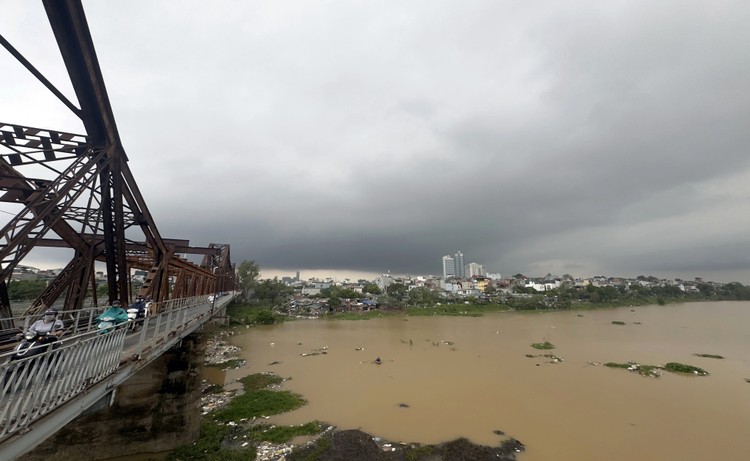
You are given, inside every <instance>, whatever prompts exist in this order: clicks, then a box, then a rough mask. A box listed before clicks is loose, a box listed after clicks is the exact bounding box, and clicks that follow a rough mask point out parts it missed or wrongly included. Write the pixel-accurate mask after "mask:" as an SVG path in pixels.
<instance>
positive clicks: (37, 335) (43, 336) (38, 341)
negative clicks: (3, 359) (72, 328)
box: [10, 330, 60, 360]
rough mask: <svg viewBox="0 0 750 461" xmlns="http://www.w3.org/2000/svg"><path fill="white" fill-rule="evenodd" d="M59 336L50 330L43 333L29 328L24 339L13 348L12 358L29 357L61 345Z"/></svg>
mask: <svg viewBox="0 0 750 461" xmlns="http://www.w3.org/2000/svg"><path fill="white" fill-rule="evenodd" d="M58 339H59V338H58V337H57V336H55V335H52V334H50V333H49V332H45V333H41V332H37V331H34V330H29V331H27V332H26V333H24V335H23V340H22V341H21V342H20V343H18V345H17V346H16V347H15V349H13V355H11V356H10V359H11V360H21V359H25V358H27V357H33V356H35V355H39V354H42V353H44V352H47V351H50V350H52V349H54V348H58V347H60V344H59V343H58V342H57V341H58Z"/></svg>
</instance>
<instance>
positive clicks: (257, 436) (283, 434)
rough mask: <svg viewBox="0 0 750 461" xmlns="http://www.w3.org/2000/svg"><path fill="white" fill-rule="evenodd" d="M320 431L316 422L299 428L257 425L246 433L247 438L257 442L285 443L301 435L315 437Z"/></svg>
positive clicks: (319, 425) (320, 427)
mask: <svg viewBox="0 0 750 461" xmlns="http://www.w3.org/2000/svg"><path fill="white" fill-rule="evenodd" d="M322 430H323V427H322V425H321V424H320V423H319V422H318V421H313V422H310V423H307V424H302V425H300V426H269V425H267V424H258V425H256V426H252V427H250V429H249V430H248V431H247V436H248V437H249V438H250V439H251V440H253V441H257V442H261V441H265V442H271V443H286V442H288V441H290V440H292V439H293V438H294V437H298V436H301V435H317V434H319V433H320V432H321V431H322Z"/></svg>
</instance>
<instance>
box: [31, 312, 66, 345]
mask: <svg viewBox="0 0 750 461" xmlns="http://www.w3.org/2000/svg"><path fill="white" fill-rule="evenodd" d="M63 328H64V326H63V321H62V320H60V319H58V318H57V311H56V310H54V309H48V310H47V311H45V312H44V316H43V317H42V318H41V319H39V320H37V321H36V322H34V323H32V324H31V326H30V327H29V330H33V331H34V332H36V333H46V334H50V335H54V336H57V337H58V338H59V337H60V336H62V334H63Z"/></svg>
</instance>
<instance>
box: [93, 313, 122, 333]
mask: <svg viewBox="0 0 750 461" xmlns="http://www.w3.org/2000/svg"><path fill="white" fill-rule="evenodd" d="M117 325H118V323H117V319H115V318H114V317H110V316H107V317H101V318H100V319H99V323H97V324H96V329H97V330H99V334H100V335H101V334H104V333H109V332H110V331H112V330H114V329H115V327H116V326H117Z"/></svg>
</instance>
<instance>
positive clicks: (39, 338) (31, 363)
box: [3, 330, 62, 386]
mask: <svg viewBox="0 0 750 461" xmlns="http://www.w3.org/2000/svg"><path fill="white" fill-rule="evenodd" d="M61 344H62V341H60V340H59V338H58V337H57V336H55V335H53V334H50V333H47V332H45V333H41V332H37V331H34V330H28V331H27V332H26V333H24V334H23V339H22V340H21V342H20V343H18V345H16V347H15V348H13V354H12V355H11V356H10V362H15V361H20V360H23V359H29V360H25V361H23V362H21V363H20V364H19V365H18V366H15V367H12V368H11V367H10V366H9V368H8V370H7V371H6V372H5V375H4V376H3V386H5V385H7V384H8V382H9V381H10V380H11V379H18V378H19V377H20V376H24V374H25V375H26V376H28V374H29V373H32V372H33V370H34V369H35V368H36V366H37V365H39V363H43V362H40V358H41V357H40V358H36V357H37V356H40V355H42V354H44V353H45V352H48V351H51V350H54V349H57V348H58V347H60V345H61ZM47 373H50V371H49V370H48V371H47ZM14 376H15V378H14Z"/></svg>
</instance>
